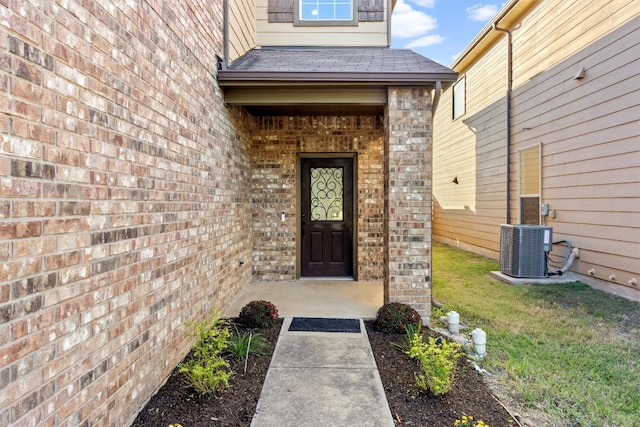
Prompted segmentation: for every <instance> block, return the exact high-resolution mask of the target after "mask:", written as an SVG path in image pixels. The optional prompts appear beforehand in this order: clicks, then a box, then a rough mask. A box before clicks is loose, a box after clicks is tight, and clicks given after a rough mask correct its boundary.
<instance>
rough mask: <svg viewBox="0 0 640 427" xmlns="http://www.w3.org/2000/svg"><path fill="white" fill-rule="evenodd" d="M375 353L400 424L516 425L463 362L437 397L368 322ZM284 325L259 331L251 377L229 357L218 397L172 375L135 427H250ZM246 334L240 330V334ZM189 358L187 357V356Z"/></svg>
mask: <svg viewBox="0 0 640 427" xmlns="http://www.w3.org/2000/svg"><path fill="white" fill-rule="evenodd" d="M366 325H367V333H368V334H369V340H370V342H371V348H372V349H373V354H374V357H375V359H376V363H377V365H378V370H379V371H380V377H381V379H382V384H383V386H384V390H385V393H386V395H387V401H388V402H389V406H390V408H391V413H392V415H393V417H394V419H395V423H396V425H402V426H434V427H439V426H443V427H446V426H453V425H454V423H455V420H456V419H461V418H462V416H463V415H471V416H473V418H474V420H475V421H479V420H482V421H484V422H485V424H489V425H490V426H491V427H501V426H514V425H515V422H513V420H512V418H511V416H510V415H509V413H508V412H507V411H506V410H505V409H504V407H503V406H502V405H501V404H500V403H499V402H498V401H497V400H496V398H494V397H493V395H492V394H491V392H490V391H489V388H488V386H487V384H486V383H485V382H484V379H483V378H482V376H481V374H480V373H478V372H476V371H475V370H474V369H473V367H472V366H471V365H470V364H469V363H468V362H467V361H466V360H462V358H461V360H460V362H459V369H458V371H457V374H456V382H455V385H454V387H453V390H452V391H451V392H449V393H447V394H446V395H444V396H440V397H436V396H433V395H430V394H428V393H425V392H422V391H420V390H419V389H418V388H417V386H416V385H415V380H414V374H415V372H417V366H416V364H415V363H414V362H413V361H412V360H410V359H409V358H408V357H407V356H405V355H404V354H403V353H402V352H400V351H399V350H397V349H396V348H394V347H393V346H392V345H391V343H393V342H398V343H399V342H401V341H402V339H403V337H402V335H385V334H382V333H380V332H377V331H375V330H374V329H373V328H372V326H371V323H370V322H366ZM280 326H281V322H278V323H277V324H276V325H274V326H273V327H272V328H270V329H267V330H260V333H261V334H262V335H263V336H264V337H265V338H266V339H267V341H268V342H269V348H268V349H267V350H266V352H265V354H266V356H265V357H256V356H253V357H251V358H250V359H249V364H248V368H247V372H246V373H243V370H244V366H243V364H242V363H240V362H239V361H237V360H235V358H229V362H230V364H231V367H232V370H233V371H234V372H236V374H235V375H234V376H233V377H232V379H231V381H230V388H229V389H228V390H227V391H226V392H224V393H221V394H219V395H212V396H204V397H199V396H198V395H196V394H195V393H194V392H193V391H192V390H190V389H189V387H187V386H185V384H184V382H183V379H182V377H181V375H180V374H179V373H178V372H177V370H174V372H173V373H172V374H171V376H170V377H169V379H168V381H167V383H166V384H165V385H164V386H163V387H162V388H161V389H160V390H159V391H158V393H157V394H156V395H155V396H153V397H152V398H151V400H150V401H149V403H148V404H147V405H146V406H145V407H144V408H143V409H142V411H140V413H139V414H138V417H137V418H136V420H135V421H134V423H133V424H132V425H133V426H134V427H158V426H161V427H166V426H168V425H169V424H172V423H173V424H175V423H179V424H181V425H183V426H184V427H199V426H202V427H204V426H206V427H211V426H249V425H250V424H251V418H252V416H253V414H254V412H255V408H256V405H257V403H258V398H259V397H260V391H261V389H262V384H263V382H264V378H265V376H266V374H267V369H268V367H269V361H270V359H271V355H272V354H273V350H274V348H275V345H276V341H277V339H278V334H279V331H280ZM241 331H242V330H241ZM187 357H188V356H187Z"/></svg>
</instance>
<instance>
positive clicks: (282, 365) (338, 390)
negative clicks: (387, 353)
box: [251, 318, 394, 427]
mask: <svg viewBox="0 0 640 427" xmlns="http://www.w3.org/2000/svg"><path fill="white" fill-rule="evenodd" d="M291 320H292V319H291V318H285V319H284V322H283V325H282V330H281V332H280V337H279V338H278V342H277V344H276V349H275V352H274V354H273V358H272V360H271V365H270V367H269V371H268V372H267V377H266V379H265V383H264V386H263V389H262V393H261V395H260V400H259V401H258V406H257V408H256V414H255V416H254V417H253V421H252V422H251V426H252V427H287V426H296V427H317V426H334V427H352V426H371V427H374V426H375V427H383V426H384V427H386V426H388V427H392V426H393V425H394V423H393V419H392V417H391V411H390V410H389V405H388V404H387V400H386V397H385V394H384V390H383V388H382V382H381V381H380V376H379V374H378V369H377V367H376V363H375V360H374V358H373V353H372V351H371V346H370V345H369V339H368V337H367V332H366V329H365V327H364V323H363V322H362V320H360V329H361V331H360V333H345V332H342V333H337V332H290V331H289V326H290V324H291Z"/></svg>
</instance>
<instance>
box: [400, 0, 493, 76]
mask: <svg viewBox="0 0 640 427" xmlns="http://www.w3.org/2000/svg"><path fill="white" fill-rule="evenodd" d="M503 4H504V2H503V1H491V0H486V1H483V2H480V1H478V0H398V1H397V3H396V7H395V9H394V10H393V15H392V16H391V37H392V40H391V47H393V48H407V49H411V50H413V51H415V52H418V53H419V54H421V55H422V56H425V57H427V58H429V59H432V60H434V61H436V62H439V63H440V64H442V65H446V66H449V65H451V63H452V62H453V60H454V59H455V58H456V57H457V56H458V54H460V53H461V52H462V51H463V50H464V48H465V47H467V45H468V44H469V43H470V42H471V40H473V38H474V37H475V36H476V35H477V34H478V33H479V32H480V30H482V29H483V28H484V26H485V25H486V24H487V23H488V22H489V21H490V20H491V19H493V18H494V17H495V16H496V14H497V13H498V11H499V10H500V8H501V7H502V6H503Z"/></svg>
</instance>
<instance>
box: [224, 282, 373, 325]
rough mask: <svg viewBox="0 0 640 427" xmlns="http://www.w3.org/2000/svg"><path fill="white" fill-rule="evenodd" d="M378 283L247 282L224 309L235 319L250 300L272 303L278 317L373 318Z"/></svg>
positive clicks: (227, 315)
mask: <svg viewBox="0 0 640 427" xmlns="http://www.w3.org/2000/svg"><path fill="white" fill-rule="evenodd" d="M383 292H384V289H383V283H382V281H361V282H356V281H353V280H295V281H282V282H251V283H250V284H248V285H247V286H245V287H244V288H243V289H242V290H241V291H240V292H239V293H238V295H237V296H236V298H235V299H234V300H233V301H232V302H231V304H229V306H228V307H227V308H226V309H225V310H224V312H223V314H224V316H226V317H236V316H238V314H240V310H242V307H244V305H245V304H247V303H248V302H250V301H254V300H267V301H270V302H272V303H273V304H275V306H276V307H277V308H278V314H279V315H280V317H296V316H297V317H331V318H363V319H373V318H375V316H376V313H377V311H378V309H379V308H380V307H382V304H383V301H384V296H383Z"/></svg>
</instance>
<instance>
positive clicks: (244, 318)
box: [238, 300, 278, 328]
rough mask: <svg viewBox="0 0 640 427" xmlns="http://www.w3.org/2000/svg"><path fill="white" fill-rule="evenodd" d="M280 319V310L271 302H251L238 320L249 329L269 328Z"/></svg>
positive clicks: (243, 308) (243, 309) (244, 308)
mask: <svg viewBox="0 0 640 427" xmlns="http://www.w3.org/2000/svg"><path fill="white" fill-rule="evenodd" d="M277 318H278V309H277V308H276V306H275V305H273V304H272V303H270V302H269V301H262V300H260V301H251V302H250V303H248V304H247V305H245V306H244V307H242V310H241V311H240V316H238V320H239V321H240V323H242V324H243V325H245V326H247V327H249V328H269V327H271V325H273V321H274V320H275V319H277Z"/></svg>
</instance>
